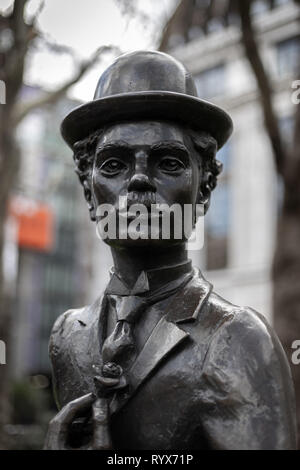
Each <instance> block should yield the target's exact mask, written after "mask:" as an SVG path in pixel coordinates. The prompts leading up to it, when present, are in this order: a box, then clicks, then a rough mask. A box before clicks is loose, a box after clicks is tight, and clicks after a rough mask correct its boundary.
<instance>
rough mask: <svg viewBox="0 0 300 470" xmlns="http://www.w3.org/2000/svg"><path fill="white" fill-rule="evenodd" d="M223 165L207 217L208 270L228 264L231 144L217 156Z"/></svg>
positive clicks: (206, 245) (224, 266)
mask: <svg viewBox="0 0 300 470" xmlns="http://www.w3.org/2000/svg"><path fill="white" fill-rule="evenodd" d="M217 158H218V160H220V161H221V162H222V163H223V172H222V173H221V175H220V177H219V179H218V184H217V187H216V189H215V190H214V191H213V193H212V195H211V203H210V208H209V210H208V212H207V214H206V217H205V247H206V269H207V270H210V269H224V268H226V266H227V262H228V249H227V248H228V228H229V205H230V184H229V164H230V162H229V144H226V145H225V146H224V147H223V148H222V149H221V150H220V151H219V152H218V155H217Z"/></svg>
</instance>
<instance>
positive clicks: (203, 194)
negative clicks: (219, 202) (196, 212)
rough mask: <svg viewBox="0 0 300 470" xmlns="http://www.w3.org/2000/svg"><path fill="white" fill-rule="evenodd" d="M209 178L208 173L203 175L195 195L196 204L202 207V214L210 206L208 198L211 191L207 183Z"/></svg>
mask: <svg viewBox="0 0 300 470" xmlns="http://www.w3.org/2000/svg"><path fill="white" fill-rule="evenodd" d="M211 176H212V175H211V173H210V172H206V173H204V175H203V178H202V181H201V183H200V185H199V190H198V195H197V204H202V205H203V206H204V214H206V212H207V210H208V208H209V205H210V196H211V191H212V190H211V185H210V184H209V181H210V178H211Z"/></svg>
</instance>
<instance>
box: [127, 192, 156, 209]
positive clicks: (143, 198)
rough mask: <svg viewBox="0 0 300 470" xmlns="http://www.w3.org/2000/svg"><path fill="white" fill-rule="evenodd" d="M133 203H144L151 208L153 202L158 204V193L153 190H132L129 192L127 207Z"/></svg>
mask: <svg viewBox="0 0 300 470" xmlns="http://www.w3.org/2000/svg"><path fill="white" fill-rule="evenodd" d="M133 204H143V205H144V206H146V207H147V208H148V209H151V204H156V193H155V192H153V191H130V192H129V193H128V194H127V208H130V207H131V206H132V205H133Z"/></svg>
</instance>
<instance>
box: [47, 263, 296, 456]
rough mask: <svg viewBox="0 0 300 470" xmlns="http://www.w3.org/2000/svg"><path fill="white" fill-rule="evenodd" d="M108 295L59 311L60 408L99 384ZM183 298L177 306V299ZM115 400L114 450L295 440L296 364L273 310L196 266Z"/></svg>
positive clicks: (271, 444)
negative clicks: (265, 310)
mask: <svg viewBox="0 0 300 470" xmlns="http://www.w3.org/2000/svg"><path fill="white" fill-rule="evenodd" d="M105 299H106V298H105V296H103V297H102V298H100V299H98V300H97V301H96V302H95V303H94V304H93V305H91V306H87V307H84V308H82V309H76V310H69V311H67V312H65V313H64V314H63V315H61V316H60V317H59V318H58V319H57V321H56V323H55V325H54V327H53V331H52V335H51V339H50V345H49V351H50V358H51V362H52V366H53V379H54V388H55V393H56V399H57V403H58V406H59V407H62V406H64V405H65V404H66V403H68V402H69V401H71V400H73V399H75V398H78V397H80V396H82V395H85V394H86V393H89V392H91V391H94V383H93V376H94V375H95V373H94V372H93V370H92V364H101V357H100V351H101V344H102V342H103V340H104V337H103V335H104V327H103V326H104V325H105V312H106V305H105V304H106V302H105ZM175 306H176V308H174V307H175ZM128 380H129V384H130V387H129V391H128V392H127V393H120V392H119V394H118V395H117V394H116V395H115V397H114V398H113V399H112V401H111V403H110V411H111V434H112V439H113V445H114V448H115V449H172V450H175V449H180V450H183V449H188V450H194V449H294V448H296V422H295V416H296V413H295V403H294V390H293V385H292V379H291V374H290V368H289V365H288V362H287V359H286V356H285V354H284V352H283V349H282V346H281V344H280V342H279V340H278V338H277V336H276V334H275V333H274V331H273V330H272V328H271V327H270V326H269V325H268V323H267V321H266V319H265V318H264V317H263V316H262V315H260V314H259V313H257V312H255V311H254V310H252V309H250V308H248V307H246V308H244V307H238V306H236V305H233V304H231V303H229V302H227V301H226V300H224V299H223V298H221V297H220V296H218V295H217V294H215V293H214V292H213V291H212V286H211V284H210V283H208V282H207V281H206V280H205V279H204V278H203V277H202V275H201V274H200V272H198V271H197V270H194V275H193V278H192V279H191V281H190V282H189V283H188V284H187V285H186V286H185V287H184V288H183V291H182V290H181V291H180V292H178V293H177V294H175V295H173V298H171V299H170V303H169V306H168V308H167V310H166V312H164V313H163V314H162V317H161V320H160V321H159V322H158V323H157V325H156V327H155V328H154V330H153V331H152V333H151V334H150V336H149V338H148V340H147V341H146V343H145V345H144V347H143V348H142V350H141V351H140V353H139V355H138V357H137V358H136V360H135V362H134V363H133V365H132V367H131V369H130V371H129V372H128Z"/></svg>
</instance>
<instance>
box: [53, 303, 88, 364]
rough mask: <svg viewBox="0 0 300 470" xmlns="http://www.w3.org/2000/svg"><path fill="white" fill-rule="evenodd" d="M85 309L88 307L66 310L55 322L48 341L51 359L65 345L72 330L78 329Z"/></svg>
mask: <svg viewBox="0 0 300 470" xmlns="http://www.w3.org/2000/svg"><path fill="white" fill-rule="evenodd" d="M87 309H88V307H82V308H76V309H70V310H67V311H66V312H64V313H62V314H61V315H59V317H58V318H57V319H56V320H55V323H54V325H53V327H52V331H51V335H50V341H49V355H50V357H51V358H52V357H53V356H55V355H56V354H57V352H58V350H60V349H61V346H63V345H66V342H67V341H68V338H69V337H70V335H71V334H72V332H73V331H74V329H76V328H78V323H80V322H82V321H83V317H84V316H85V315H86V313H87V312H86V311H87Z"/></svg>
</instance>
